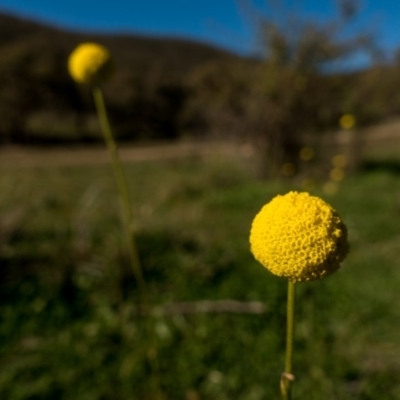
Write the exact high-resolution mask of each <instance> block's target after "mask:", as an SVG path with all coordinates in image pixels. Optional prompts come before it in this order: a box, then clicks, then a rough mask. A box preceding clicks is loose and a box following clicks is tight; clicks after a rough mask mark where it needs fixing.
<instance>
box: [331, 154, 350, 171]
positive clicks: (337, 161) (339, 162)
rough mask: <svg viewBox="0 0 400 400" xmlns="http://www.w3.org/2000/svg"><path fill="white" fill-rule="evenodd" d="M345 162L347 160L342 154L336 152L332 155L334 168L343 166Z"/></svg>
mask: <svg viewBox="0 0 400 400" xmlns="http://www.w3.org/2000/svg"><path fill="white" fill-rule="evenodd" d="M346 164H347V160H346V156H345V155H344V154H336V155H335V156H333V157H332V165H333V166H335V167H336V168H343V167H344V166H345V165H346Z"/></svg>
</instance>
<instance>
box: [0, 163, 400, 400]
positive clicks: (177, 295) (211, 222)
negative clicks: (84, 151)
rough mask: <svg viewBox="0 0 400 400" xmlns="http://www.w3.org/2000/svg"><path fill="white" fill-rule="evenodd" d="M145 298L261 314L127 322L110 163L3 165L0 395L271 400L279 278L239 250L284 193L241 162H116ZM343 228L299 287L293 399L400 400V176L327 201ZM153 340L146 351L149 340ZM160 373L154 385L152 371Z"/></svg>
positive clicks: (350, 185) (365, 178) (279, 344)
mask: <svg viewBox="0 0 400 400" xmlns="http://www.w3.org/2000/svg"><path fill="white" fill-rule="evenodd" d="M126 170H127V175H128V179H129V185H130V187H131V192H132V197H133V199H134V210H135V217H136V221H137V226H136V228H137V241H138V247H139V251H140V255H141V260H142V263H143V267H144V271H145V277H146V280H147V282H148V285H149V292H150V298H151V302H152V303H154V304H157V305H159V304H164V303H169V302H180V301H197V300H205V299H207V300H219V299H236V300H241V301H254V300H257V301H261V302H263V303H264V304H265V306H266V310H267V311H266V313H265V314H264V315H244V314H191V315H173V316H157V317H155V318H153V319H152V321H151V327H152V331H154V332H155V334H154V337H155V338H156V341H154V338H153V336H152V335H151V334H149V326H148V324H146V320H145V319H144V318H143V317H140V316H137V315H136V314H135V312H134V310H135V304H136V301H137V292H136V286H135V281H134V279H133V275H132V272H131V270H130V267H129V257H128V255H127V254H126V250H125V245H124V241H123V238H122V235H121V233H120V222H119V208H118V202H117V201H116V193H115V187H114V182H113V177H112V171H111V168H110V167H109V166H85V167H68V168H67V167H57V168H48V169H46V168H36V169H26V168H5V167H3V168H2V171H1V175H0V193H1V194H2V195H1V197H0V274H1V275H0V279H1V280H0V321H1V322H0V398H1V399H10V400H36V399H40V400H47V399H49V400H50V399H54V400H55V399H57V400H59V399H62V400H64V399H65V400H70V399H71V400H72V399H73V400H78V399H82V400H92V399H93V400H101V399H107V400H108V399H112V400H114V399H115V400H125V399H140V400H146V399H155V398H156V397H155V394H154V393H155V389H154V383H153V381H154V379H152V378H151V375H154V373H152V372H151V370H152V368H151V367H150V365H149V363H148V358H147V356H146V352H147V349H148V348H149V347H150V348H153V347H154V346H156V348H157V354H158V361H159V373H158V374H157V375H158V378H159V381H160V386H161V389H162V392H163V394H164V398H165V399H171V400H179V399H185V400H200V399H206V400H209V399H210V400H232V399H235V400H261V399H268V400H269V399H278V398H279V377H280V373H281V372H282V370H283V356H284V346H285V307H286V282H285V281H284V280H282V279H280V278H277V277H275V276H273V275H271V274H270V273H269V272H268V271H266V270H265V269H264V268H263V267H261V266H260V265H259V264H258V263H257V262H256V261H254V259H253V257H252V255H251V254H250V252H249V249H248V247H249V245H248V234H249V227H250V224H251V221H252V219H253V217H254V216H255V214H256V212H258V210H259V209H260V208H261V206H262V205H263V204H264V203H265V202H267V201H269V200H270V199H271V198H272V197H273V196H275V195H276V194H278V193H284V192H286V191H288V190H291V189H298V188H297V187H296V185H295V184H292V183H290V182H281V183H279V182H258V181H255V180H254V179H253V178H252V177H251V175H250V173H249V172H248V170H247V169H246V167H245V166H243V165H241V164H239V163H233V162H228V161H227V162H222V161H219V162H217V161H207V162H205V161H204V162H203V161H200V160H189V161H188V160H186V161H183V160H181V161H174V162H172V161H168V162H161V161H160V162H152V163H149V162H147V163H146V162H143V163H139V164H129V165H128V166H127V167H126ZM313 194H317V195H320V196H321V197H323V198H325V199H326V200H327V201H328V202H330V203H331V204H332V205H333V206H334V207H335V208H336V209H337V210H338V211H339V214H340V215H341V216H342V217H343V219H344V221H345V222H346V224H347V225H348V228H349V238H350V243H351V252H350V254H349V256H348V258H347V259H346V261H345V262H344V263H343V268H342V269H341V270H340V271H339V272H338V273H336V274H335V275H333V276H331V277H329V278H326V279H324V280H321V281H319V282H314V283H305V284H301V285H299V286H298V292H297V317H296V336H295V358H294V372H295V375H296V381H295V383H294V397H293V398H294V399H307V400H321V399H324V400H325V399H327V400H330V399H332V400H333V399H335V400H336V399H337V400H347V399H362V400H367V399H371V400H376V399H379V400H385V399H388V400H389V399H390V400H393V399H398V398H400V384H399V381H398V376H399V373H400V336H399V334H398V331H399V321H400V308H399V307H398V305H399V304H400V290H399V285H400V261H399V249H400V229H399V226H400V202H399V194H400V180H399V179H398V176H396V175H395V174H394V173H389V172H385V171H376V172H370V173H368V174H364V175H360V176H357V177H354V178H348V179H347V180H345V181H344V182H343V183H342V185H341V186H340V189H339V191H338V192H337V193H336V194H335V195H334V196H330V197H327V196H326V195H324V193H323V192H322V191H321V190H319V189H316V190H315V191H314V192H313ZM155 343H156V344H155ZM153 378H154V376H153Z"/></svg>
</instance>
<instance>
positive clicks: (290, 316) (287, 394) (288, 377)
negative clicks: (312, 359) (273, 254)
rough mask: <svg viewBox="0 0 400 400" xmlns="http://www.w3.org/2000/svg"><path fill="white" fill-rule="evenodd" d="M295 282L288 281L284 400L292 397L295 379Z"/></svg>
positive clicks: (283, 383) (282, 386)
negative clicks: (293, 372)
mask: <svg viewBox="0 0 400 400" xmlns="http://www.w3.org/2000/svg"><path fill="white" fill-rule="evenodd" d="M295 289H296V287H295V283H294V282H291V281H289V283H288V298H287V325H286V355H285V370H284V371H283V373H282V376H281V393H282V399H283V400H290V399H291V382H292V381H293V380H294V375H293V374H292V360H293V337H294V304H295Z"/></svg>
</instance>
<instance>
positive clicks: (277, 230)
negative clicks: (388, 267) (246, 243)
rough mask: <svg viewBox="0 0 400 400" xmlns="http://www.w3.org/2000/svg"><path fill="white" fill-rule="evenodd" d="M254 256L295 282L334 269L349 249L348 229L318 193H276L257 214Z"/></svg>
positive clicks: (267, 266)
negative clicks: (281, 194)
mask: <svg viewBox="0 0 400 400" xmlns="http://www.w3.org/2000/svg"><path fill="white" fill-rule="evenodd" d="M250 244H251V251H252V253H253V254H254V257H255V258H256V259H257V260H258V261H259V262H260V263H261V264H262V265H263V266H264V267H266V268H267V269H269V270H270V271H271V272H272V273H273V274H275V275H279V276H282V277H285V278H288V279H289V280H290V281H292V282H303V281H311V280H315V279H318V278H322V277H324V276H326V275H329V274H331V273H332V272H335V271H336V270H337V269H338V268H339V266H340V262H341V261H342V260H343V259H344V257H345V256H346V254H347V251H348V245H347V231H346V227H345V225H344V224H343V222H342V221H341V219H340V217H339V215H338V214H337V212H336V211H335V210H334V209H333V208H332V207H331V206H330V205H329V204H327V203H325V202H324V201H323V200H321V199H320V198H318V197H315V196H310V195H309V194H308V193H297V192H290V193H288V194H286V195H285V196H277V197H275V198H274V199H273V200H272V201H271V202H270V203H268V204H266V205H265V206H264V207H263V208H262V209H261V211H260V212H259V213H258V214H257V215H256V217H255V218H254V221H253V224H252V227H251V232H250Z"/></svg>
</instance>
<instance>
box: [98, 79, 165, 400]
mask: <svg viewBox="0 0 400 400" xmlns="http://www.w3.org/2000/svg"><path fill="white" fill-rule="evenodd" d="M93 97H94V102H95V105H96V110H97V114H98V117H99V121H100V126H101V131H102V133H103V137H104V141H105V142H106V145H107V148H108V151H109V153H110V156H111V161H112V166H113V170H114V176H115V180H116V184H117V188H118V192H119V197H120V201H121V207H122V212H123V217H124V218H123V220H124V221H123V222H124V227H125V232H126V236H127V242H128V251H129V256H130V259H131V265H132V269H133V273H134V275H135V278H136V281H137V285H138V290H139V306H140V308H141V310H142V312H143V314H144V316H145V317H146V330H147V335H148V338H149V341H150V346H149V348H148V349H147V353H146V356H147V359H148V362H149V364H150V367H151V370H152V375H151V384H152V386H153V388H154V389H155V390H156V393H157V397H156V398H157V399H161V398H162V394H161V388H160V382H159V364H158V358H157V344H156V342H157V338H156V336H155V334H154V326H153V323H154V321H152V320H151V319H147V316H148V315H149V302H148V298H147V288H146V282H145V280H144V277H143V272H142V267H141V264H140V259H139V254H138V251H137V247H136V240H135V231H134V223H133V212H132V205H131V199H130V195H129V190H128V184H127V180H126V175H125V172H124V169H123V167H122V164H121V160H120V158H119V154H118V150H117V145H116V143H115V140H114V137H113V134H112V130H111V126H110V122H109V120H108V115H107V109H106V106H105V103H104V98H103V94H102V91H101V89H100V88H99V87H98V86H96V87H94V88H93ZM141 310H139V311H141Z"/></svg>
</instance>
